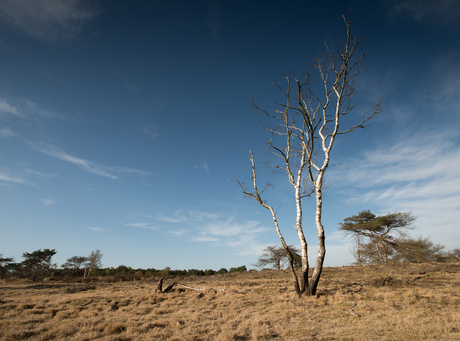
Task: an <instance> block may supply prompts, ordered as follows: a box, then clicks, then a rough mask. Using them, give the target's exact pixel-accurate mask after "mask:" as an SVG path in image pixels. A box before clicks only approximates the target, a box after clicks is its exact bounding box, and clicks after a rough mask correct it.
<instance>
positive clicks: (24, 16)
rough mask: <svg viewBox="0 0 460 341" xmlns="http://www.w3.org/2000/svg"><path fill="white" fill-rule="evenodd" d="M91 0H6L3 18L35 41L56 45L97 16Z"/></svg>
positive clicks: (2, 5)
mask: <svg viewBox="0 0 460 341" xmlns="http://www.w3.org/2000/svg"><path fill="white" fill-rule="evenodd" d="M93 4H94V2H90V1H87V0H66V1H55V0H34V1H29V0H3V1H0V18H1V19H2V21H3V22H4V23H5V24H7V25H8V26H10V27H13V28H15V29H17V30H19V31H22V32H24V33H26V34H27V35H30V36H32V37H34V38H38V39H41V40H46V41H56V40H59V39H62V38H72V37H74V36H75V35H76V34H77V33H79V32H80V31H81V30H82V28H83V27H84V25H85V24H86V23H87V22H88V21H89V20H91V19H92V18H94V17H95V16H96V14H97V11H96V10H95V8H94V6H93Z"/></svg>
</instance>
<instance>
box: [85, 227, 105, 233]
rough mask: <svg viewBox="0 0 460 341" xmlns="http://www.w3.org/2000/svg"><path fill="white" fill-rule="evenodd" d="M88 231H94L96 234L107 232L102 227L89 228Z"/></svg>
mask: <svg viewBox="0 0 460 341" xmlns="http://www.w3.org/2000/svg"><path fill="white" fill-rule="evenodd" d="M88 230H91V231H94V232H102V231H105V230H104V229H101V228H100V227H94V226H89V227H88Z"/></svg>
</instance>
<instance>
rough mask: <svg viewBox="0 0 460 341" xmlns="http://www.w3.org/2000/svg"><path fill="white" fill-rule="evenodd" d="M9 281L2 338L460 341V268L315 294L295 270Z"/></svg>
mask: <svg viewBox="0 0 460 341" xmlns="http://www.w3.org/2000/svg"><path fill="white" fill-rule="evenodd" d="M157 281H158V277H148V276H145V277H118V278H117V277H110V278H103V277H99V278H97V277H95V278H92V279H91V280H90V281H88V282H86V283H78V282H72V281H71V280H70V279H68V278H67V279H55V280H45V282H44V283H43V285H41V284H40V283H34V282H31V281H28V280H8V281H4V282H3V283H2V284H0V339H1V340H118V341H129V340H130V341H134V340H366V341H368V340H434V339H437V340H460V265H459V264H410V265H407V264H398V265H388V266H365V267H362V268H361V267H357V266H356V267H341V268H326V269H325V271H324V273H323V277H322V279H321V281H320V285H319V289H318V291H319V293H318V295H317V296H315V297H302V298H301V299H299V298H297V296H296V294H295V292H294V291H293V288H292V285H291V283H290V282H291V281H290V275H289V273H288V272H287V271H283V270H281V271H274V270H265V271H259V272H257V271H249V272H245V273H232V274H225V275H214V276H206V277H169V278H165V281H164V285H165V286H166V285H168V284H170V283H171V282H172V281H176V282H178V283H180V284H184V285H188V286H191V287H195V288H208V289H209V288H212V289H225V290H224V291H215V290H204V291H194V290H190V289H183V288H181V287H180V286H176V287H175V290H173V291H172V292H169V293H156V292H155V289H156V284H157Z"/></svg>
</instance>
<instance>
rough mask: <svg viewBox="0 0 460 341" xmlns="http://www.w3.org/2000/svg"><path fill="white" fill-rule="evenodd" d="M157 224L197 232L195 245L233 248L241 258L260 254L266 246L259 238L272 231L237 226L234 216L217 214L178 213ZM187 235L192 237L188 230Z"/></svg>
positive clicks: (246, 223)
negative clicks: (175, 225)
mask: <svg viewBox="0 0 460 341" xmlns="http://www.w3.org/2000/svg"><path fill="white" fill-rule="evenodd" d="M157 220H159V221H163V222H169V223H176V224H182V225H187V226H190V227H191V230H194V232H192V233H194V236H192V237H191V240H192V241H194V242H212V243H215V244H216V243H217V244H220V245H226V246H230V247H234V248H237V249H239V251H238V253H239V254H251V255H258V254H260V251H261V250H262V249H263V247H264V245H261V244H260V243H259V242H258V239H259V237H260V236H261V235H263V234H264V233H266V232H268V231H272V229H271V228H267V227H264V226H261V225H260V222H258V221H255V220H252V221H244V222H238V221H237V220H236V219H235V218H234V217H233V216H230V217H229V216H227V215H226V214H222V213H216V212H203V211H194V210H190V211H176V212H175V213H174V214H173V215H172V216H165V215H163V214H160V215H159V216H158V218H157ZM182 230H184V229H182ZM182 230H180V231H181V233H177V234H176V233H173V234H175V235H178V236H180V235H182V234H183V233H182ZM184 231H185V232H187V233H190V231H189V230H184ZM185 232H184V233H185Z"/></svg>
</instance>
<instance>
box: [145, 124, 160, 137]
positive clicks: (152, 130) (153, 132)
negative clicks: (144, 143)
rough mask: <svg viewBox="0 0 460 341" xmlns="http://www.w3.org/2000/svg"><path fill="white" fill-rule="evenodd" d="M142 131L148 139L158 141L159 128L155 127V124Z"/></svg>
mask: <svg viewBox="0 0 460 341" xmlns="http://www.w3.org/2000/svg"><path fill="white" fill-rule="evenodd" d="M141 131H142V132H143V133H144V134H145V135H147V136H148V137H150V138H151V139H156V138H157V137H158V136H159V134H158V127H157V126H156V125H155V124H153V123H152V124H149V125H147V126H145V127H142V128H141Z"/></svg>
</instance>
